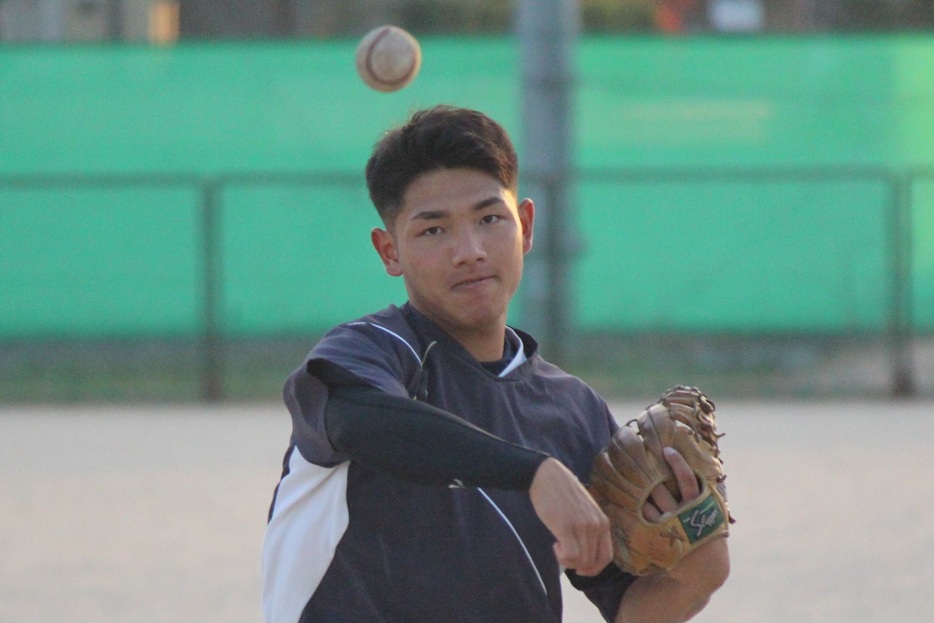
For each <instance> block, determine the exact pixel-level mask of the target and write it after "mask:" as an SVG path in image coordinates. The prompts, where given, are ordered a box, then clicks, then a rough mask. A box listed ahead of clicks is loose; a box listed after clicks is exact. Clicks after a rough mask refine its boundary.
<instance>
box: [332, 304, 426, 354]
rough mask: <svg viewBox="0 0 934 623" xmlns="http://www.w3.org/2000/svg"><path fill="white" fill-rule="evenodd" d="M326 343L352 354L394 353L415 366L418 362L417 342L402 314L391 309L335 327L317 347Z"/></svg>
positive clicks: (401, 311)
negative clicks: (368, 351)
mask: <svg viewBox="0 0 934 623" xmlns="http://www.w3.org/2000/svg"><path fill="white" fill-rule="evenodd" d="M329 343H336V344H340V346H341V347H344V348H346V347H348V346H351V345H355V346H356V348H355V349H354V350H356V349H360V348H362V349H379V350H384V351H390V352H396V353H398V354H399V355H400V357H402V358H405V357H411V358H413V359H414V361H415V362H416V363H418V362H420V361H421V354H420V350H421V346H420V340H419V338H418V336H417V335H416V333H415V331H414V330H413V329H412V327H411V325H410V324H409V322H408V320H407V319H406V317H405V313H404V312H403V310H402V309H401V308H399V307H396V306H395V305H390V306H389V307H386V308H385V309H382V310H380V311H378V312H375V313H373V314H368V315H366V316H362V317H360V318H357V319H355V320H351V321H348V322H344V323H341V324H339V325H337V326H336V327H334V328H333V329H331V331H329V332H328V333H327V334H326V335H325V336H324V338H322V340H321V344H329ZM319 346H320V344H319Z"/></svg>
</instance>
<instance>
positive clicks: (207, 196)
mask: <svg viewBox="0 0 934 623" xmlns="http://www.w3.org/2000/svg"><path fill="white" fill-rule="evenodd" d="M220 192H221V183H220V182H219V181H218V180H216V179H205V180H202V182H201V226H202V231H201V236H202V238H201V240H202V254H203V255H202V271H203V272H202V287H203V302H202V314H203V316H202V322H203V327H202V334H201V336H202V337H201V357H202V359H201V399H202V400H203V401H204V402H218V401H220V400H221V399H222V398H223V395H224V387H223V385H224V384H223V371H222V368H223V352H222V347H223V344H222V338H221V331H220V306H221V302H222V301H221V295H222V283H221V257H220V250H221V245H220V240H221V235H220Z"/></svg>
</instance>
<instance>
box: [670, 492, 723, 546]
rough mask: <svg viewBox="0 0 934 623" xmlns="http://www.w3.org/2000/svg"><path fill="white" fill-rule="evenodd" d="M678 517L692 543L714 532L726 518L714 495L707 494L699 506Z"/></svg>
mask: <svg viewBox="0 0 934 623" xmlns="http://www.w3.org/2000/svg"><path fill="white" fill-rule="evenodd" d="M678 519H679V520H680V521H681V526H682V527H683V528H684V532H685V534H687V537H688V540H689V541H690V542H691V543H696V542H698V541H700V540H701V539H703V538H704V537H706V536H708V535H710V534H712V533H713V532H714V531H715V530H716V529H717V528H719V527H720V526H721V525H723V522H724V520H725V518H724V516H723V513H722V512H720V506H719V505H718V504H717V500H716V498H714V496H713V495H709V496H707V497H706V498H705V499H704V501H703V502H701V503H700V504H698V505H697V506H695V507H693V508H689V509H688V510H686V511H684V512H683V513H680V514H679V515H678Z"/></svg>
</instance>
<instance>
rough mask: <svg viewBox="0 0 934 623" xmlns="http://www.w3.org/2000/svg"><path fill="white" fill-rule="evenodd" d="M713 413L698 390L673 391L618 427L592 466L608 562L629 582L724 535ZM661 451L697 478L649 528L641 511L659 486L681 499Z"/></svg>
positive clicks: (667, 566)
mask: <svg viewBox="0 0 934 623" xmlns="http://www.w3.org/2000/svg"><path fill="white" fill-rule="evenodd" d="M714 409H715V407H714V404H713V402H711V401H710V399H708V398H707V396H705V395H704V394H703V393H701V391H700V390H698V389H697V388H695V387H686V386H683V385H679V386H678V387H675V388H674V389H670V390H668V391H667V392H665V393H664V394H663V395H662V396H661V398H659V400H658V402H656V403H655V404H653V405H651V406H649V407H648V408H647V409H646V410H645V411H643V412H642V413H641V414H640V415H639V417H638V418H636V419H635V420H632V421H631V422H629V423H628V424H627V425H626V426H623V427H621V428H620V429H619V431H618V432H617V433H616V435H614V436H613V439H612V440H611V441H610V444H609V445H608V446H607V448H606V449H604V450H603V451H602V452H600V454H598V455H597V457H596V459H595V460H594V463H593V468H592V471H591V474H590V486H589V490H590V493H591V495H593V497H594V499H595V500H596V501H597V503H598V504H599V505H600V507H601V508H602V509H603V512H604V513H606V515H607V517H608V518H609V520H610V524H611V533H612V535H613V559H614V561H615V562H616V564H617V565H619V567H620V568H621V569H623V571H626V572H628V573H632V574H634V575H647V574H649V573H654V572H656V571H661V570H666V571H667V570H669V569H671V568H673V567H674V566H675V565H676V564H677V563H678V561H680V560H681V559H682V558H683V557H684V556H685V555H686V554H687V553H688V552H690V551H693V550H694V549H697V548H698V547H700V546H701V545H703V544H704V543H707V542H708V541H711V540H713V539H715V538H717V537H719V536H726V535H727V534H728V533H729V524H730V523H731V522H732V521H733V520H732V519H731V518H730V514H729V508H728V507H727V502H726V487H725V486H724V479H725V478H726V476H725V475H724V473H723V462H722V460H721V459H720V448H719V445H718V439H719V438H720V437H721V436H722V435H719V434H717V430H716V418H715V411H714ZM665 447H672V448H674V449H675V450H677V451H678V452H680V453H681V455H682V456H683V457H684V459H685V460H686V461H687V463H688V465H690V466H691V469H693V470H694V473H695V474H696V475H697V478H698V483H699V485H700V489H701V491H700V495H699V496H698V497H697V498H695V499H693V500H690V501H689V502H687V503H686V504H684V505H682V506H681V507H680V508H678V509H677V510H676V511H674V512H670V513H666V514H664V515H662V517H661V519H659V520H658V521H657V522H652V521H649V520H647V519H646V518H645V516H644V515H643V507H644V505H645V504H646V503H647V502H648V500H649V496H650V495H651V493H652V490H653V489H654V488H655V487H656V486H658V485H660V484H664V485H665V486H666V487H667V488H668V490H669V491H670V492H671V493H672V495H673V496H674V498H675V499H680V491H679V487H678V484H677V481H676V480H675V476H674V474H673V473H672V471H671V468H670V467H669V466H668V463H667V462H666V461H665V458H664V455H663V449H664V448H665Z"/></svg>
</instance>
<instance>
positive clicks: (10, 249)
mask: <svg viewBox="0 0 934 623" xmlns="http://www.w3.org/2000/svg"><path fill="white" fill-rule="evenodd" d="M384 23H393V24H396V25H399V26H401V27H403V28H406V29H408V30H409V31H410V32H411V33H412V34H414V35H415V36H416V37H417V38H418V39H419V41H420V43H421V46H422V52H423V63H422V68H421V72H420V74H419V75H418V77H417V78H416V80H415V81H414V82H413V83H412V84H411V85H410V86H409V87H407V88H405V89H403V90H401V91H399V92H396V93H392V94H383V93H377V92H375V91H372V90H369V89H367V88H366V87H365V86H364V84H363V83H362V81H361V80H360V79H359V78H358V77H357V75H356V73H355V70H354V58H353V57H354V50H355V47H356V44H357V42H358V41H359V39H360V37H361V36H362V35H363V34H364V33H366V32H367V31H368V30H370V29H371V28H373V27H375V26H378V25H381V24H384ZM437 103H448V104H454V105H459V106H467V107H472V108H477V109H480V110H483V111H484V112H486V113H488V114H490V115H491V116H493V117H494V118H496V119H497V120H499V121H500V122H502V123H503V124H504V125H505V126H506V127H507V129H508V130H509V131H510V132H511V134H512V135H513V138H514V139H515V140H516V143H517V146H518V148H519V151H520V161H521V163H522V167H523V177H522V189H521V190H522V193H523V195H525V196H531V197H532V198H533V199H535V200H536V204H537V205H538V206H539V207H540V212H539V214H540V216H539V217H538V222H537V228H538V229H537V232H536V248H535V249H534V250H533V252H532V253H531V254H530V256H529V265H528V271H527V279H526V281H525V283H524V284H523V286H522V289H521V291H520V293H519V297H518V299H517V302H516V305H515V307H514V309H513V313H512V315H511V317H510V322H511V323H512V324H515V325H517V326H520V327H523V328H528V329H530V330H531V331H532V332H533V333H534V334H536V335H538V336H540V337H541V341H542V342H543V349H544V355H545V356H546V358H549V359H552V360H554V361H556V362H558V363H560V364H562V365H564V366H565V367H566V368H568V369H569V370H571V371H572V372H575V373H577V374H579V375H580V376H582V377H584V378H585V379H586V380H588V381H590V382H591V383H592V384H593V385H594V386H595V387H597V389H599V390H601V391H602V392H604V393H605V394H607V395H608V396H609V397H613V398H623V399H627V400H628V399H634V400H639V401H641V400H644V399H648V398H651V397H654V396H656V395H657V394H658V393H659V392H660V391H662V390H663V389H665V388H666V387H668V386H670V385H672V384H675V383H691V384H697V385H701V386H702V387H704V388H705V389H706V390H707V391H708V393H710V394H711V395H714V396H733V397H753V398H761V397H766V398H768V397H779V398H791V399H795V398H837V397H843V396H850V397H852V396H867V397H880V398H882V397H885V398H887V397H893V396H894V397H899V398H902V397H904V398H909V397H916V396H934V1H929V0H706V1H705V0H615V1H611V0H581V1H580V2H571V1H570V0H563V1H560V0H541V1H539V2H531V1H530V0H517V1H512V2H510V1H506V0H460V1H454V0H384V1H381V2H378V1H375V0H316V1H313V0H225V1H221V0H183V1H169V0H0V403H7V404H23V403H33V402H44V403H48V402H53V403H56V402H57V403H82V402H130V401H134V402H140V401H143V402H168V403H171V402H192V401H205V402H219V401H269V400H278V396H279V393H280V388H281V384H282V381H283V379H284V378H285V376H286V375H287V374H288V373H289V371H290V370H291V369H293V368H294V367H296V366H297V365H299V364H300V363H301V361H302V358H303V357H304V355H305V354H306V352H307V351H308V350H309V349H310V348H311V346H312V345H313V344H314V341H315V340H316V339H317V337H318V336H320V335H321V333H322V332H324V331H326V330H327V329H328V328H330V327H331V326H333V325H334V324H336V323H338V322H341V321H345V320H349V319H352V318H355V317H357V316H359V315H362V314H365V313H369V312H371V311H375V310H377V309H381V308H382V307H384V306H385V305H387V304H389V303H397V304H399V303H401V302H403V301H404V300H405V298H404V291H403V288H402V286H401V283H400V282H399V281H398V280H394V279H392V278H390V277H388V276H386V275H385V274H384V273H383V271H382V267H381V265H380V263H379V260H378V258H377V256H376V254H375V253H374V252H373V251H372V249H371V248H370V245H369V236H368V232H369V229H370V228H372V227H374V226H378V225H379V224H380V223H379V221H378V218H377V216H376V213H375V210H373V208H372V207H371V205H370V203H369V200H368V197H367V193H366V189H365V185H364V180H363V166H364V163H365V161H366V158H367V157H368V155H369V150H370V148H371V147H372V145H373V143H374V142H375V141H376V140H377V139H378V137H379V135H380V133H381V132H383V131H384V130H385V129H387V128H388V127H390V126H391V125H394V124H396V123H399V122H401V121H403V120H404V119H405V117H406V116H407V114H408V113H409V112H410V111H412V110H414V109H416V108H419V107H423V106H431V105H434V104H437Z"/></svg>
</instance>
